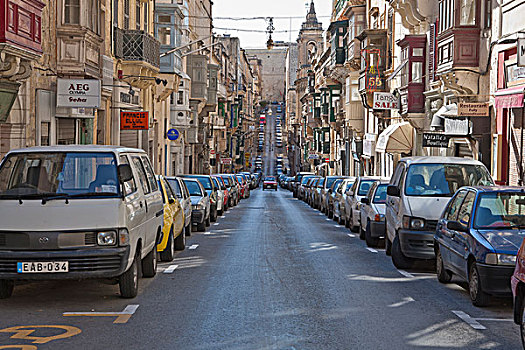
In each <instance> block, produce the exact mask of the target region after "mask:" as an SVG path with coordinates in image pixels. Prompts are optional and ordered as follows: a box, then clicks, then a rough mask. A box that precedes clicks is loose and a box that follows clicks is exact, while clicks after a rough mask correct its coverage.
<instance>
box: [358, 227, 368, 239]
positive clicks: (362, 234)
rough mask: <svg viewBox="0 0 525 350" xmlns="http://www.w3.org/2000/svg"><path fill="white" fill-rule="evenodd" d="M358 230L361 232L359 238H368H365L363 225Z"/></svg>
mask: <svg viewBox="0 0 525 350" xmlns="http://www.w3.org/2000/svg"><path fill="white" fill-rule="evenodd" d="M358 230H359V238H360V239H362V240H364V239H365V237H366V236H365V230H364V229H363V225H360V226H359V229H358Z"/></svg>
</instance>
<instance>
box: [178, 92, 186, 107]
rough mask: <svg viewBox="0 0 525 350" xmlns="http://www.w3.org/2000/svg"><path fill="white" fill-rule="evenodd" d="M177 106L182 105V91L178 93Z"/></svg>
mask: <svg viewBox="0 0 525 350" xmlns="http://www.w3.org/2000/svg"><path fill="white" fill-rule="evenodd" d="M177 104H178V105H182V104H184V91H179V93H178V96H177Z"/></svg>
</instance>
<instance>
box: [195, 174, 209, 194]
mask: <svg viewBox="0 0 525 350" xmlns="http://www.w3.org/2000/svg"><path fill="white" fill-rule="evenodd" d="M191 178H193V179H196V180H198V181H199V182H200V183H201V185H202V187H204V189H205V190H209V191H211V190H212V189H213V187H212V185H211V180H210V178H209V177H207V176H191Z"/></svg>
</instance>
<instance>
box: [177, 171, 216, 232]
mask: <svg viewBox="0 0 525 350" xmlns="http://www.w3.org/2000/svg"><path fill="white" fill-rule="evenodd" d="M183 181H184V184H185V185H186V187H187V188H188V191H189V192H190V197H191V206H192V212H191V223H192V224H194V225H197V231H201V232H202V231H205V230H206V227H207V226H210V211H211V210H210V196H209V195H208V193H207V192H206V190H205V189H204V187H203V186H202V185H201V183H200V182H199V181H197V180H196V179H191V178H184V179H183Z"/></svg>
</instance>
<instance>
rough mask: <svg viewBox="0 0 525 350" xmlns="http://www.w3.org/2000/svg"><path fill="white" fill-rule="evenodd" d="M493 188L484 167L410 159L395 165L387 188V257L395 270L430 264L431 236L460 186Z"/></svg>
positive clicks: (463, 160)
mask: <svg viewBox="0 0 525 350" xmlns="http://www.w3.org/2000/svg"><path fill="white" fill-rule="evenodd" d="M483 185H494V181H493V180H492V177H491V176H490V174H489V172H488V170H487V168H486V167H485V165H483V163H481V162H478V161H476V160H473V159H466V158H454V157H410V158H403V159H401V160H400V161H399V163H398V164H397V167H396V169H395V171H394V175H392V178H391V179H390V185H389V186H388V188H387V201H386V213H385V216H386V237H385V245H386V253H387V255H390V254H391V255H392V261H393V263H394V265H395V266H396V267H397V268H402V269H404V268H409V267H411V266H412V265H413V262H414V259H423V260H432V259H435V254H434V233H435V231H436V226H437V222H438V220H439V218H440V216H441V213H442V212H443V210H444V209H445V206H446V205H447V203H448V201H449V199H450V198H451V197H452V196H453V195H454V193H455V192H456V191H457V190H458V189H459V188H460V187H462V186H483Z"/></svg>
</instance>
